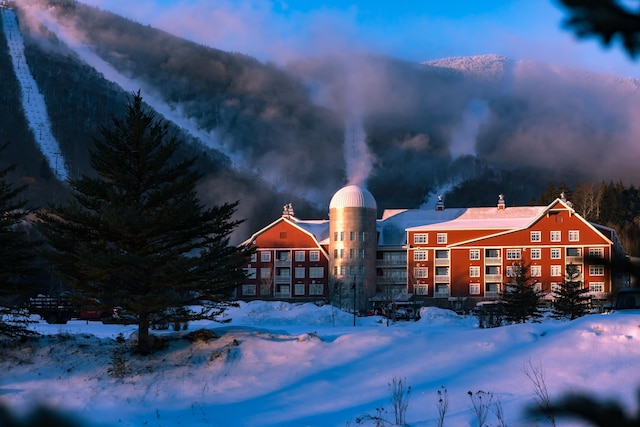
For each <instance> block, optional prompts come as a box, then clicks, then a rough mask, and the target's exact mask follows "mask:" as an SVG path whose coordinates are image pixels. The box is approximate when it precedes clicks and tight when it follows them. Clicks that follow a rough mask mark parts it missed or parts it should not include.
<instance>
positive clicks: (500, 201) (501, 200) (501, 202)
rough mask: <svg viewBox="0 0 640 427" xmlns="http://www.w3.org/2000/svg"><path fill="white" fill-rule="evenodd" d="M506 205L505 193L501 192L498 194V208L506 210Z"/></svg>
mask: <svg viewBox="0 0 640 427" xmlns="http://www.w3.org/2000/svg"><path fill="white" fill-rule="evenodd" d="M505 207H506V206H505V204H504V194H500V195H498V210H504V208H505Z"/></svg>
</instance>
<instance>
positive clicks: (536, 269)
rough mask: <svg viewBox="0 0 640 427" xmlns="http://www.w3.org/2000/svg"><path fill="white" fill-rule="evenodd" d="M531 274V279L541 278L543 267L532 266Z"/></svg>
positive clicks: (530, 268)
mask: <svg viewBox="0 0 640 427" xmlns="http://www.w3.org/2000/svg"><path fill="white" fill-rule="evenodd" d="M529 274H530V275H531V277H541V276H542V266H541V265H532V266H531V267H529Z"/></svg>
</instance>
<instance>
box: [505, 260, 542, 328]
mask: <svg viewBox="0 0 640 427" xmlns="http://www.w3.org/2000/svg"><path fill="white" fill-rule="evenodd" d="M512 272H513V273H512V274H511V281H509V282H507V283H505V284H504V285H505V290H504V291H503V292H500V299H502V301H504V303H505V305H504V316H505V320H506V321H507V322H514V323H525V322H526V321H527V320H530V319H533V320H535V319H538V318H540V317H542V314H541V313H540V309H539V307H540V297H541V296H542V291H540V290H536V288H535V283H532V281H531V277H530V276H529V266H528V265H526V264H522V263H516V264H514V265H513V266H512Z"/></svg>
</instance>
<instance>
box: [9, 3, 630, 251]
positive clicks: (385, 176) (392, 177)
mask: <svg viewBox="0 0 640 427" xmlns="http://www.w3.org/2000/svg"><path fill="white" fill-rule="evenodd" d="M45 4H46V5H51V7H50V8H48V9H47V10H48V12H49V13H52V14H53V16H55V17H56V19H59V20H61V22H63V23H64V25H65V26H66V27H67V28H69V29H70V32H72V33H74V34H75V35H76V36H77V37H78V39H80V40H83V41H84V42H85V43H88V44H90V45H91V46H93V47H94V48H95V49H96V53H97V54H98V55H100V56H101V58H102V59H103V60H105V61H107V62H108V63H109V64H110V65H111V66H113V67H114V68H115V69H117V70H119V71H120V72H121V73H122V74H124V75H126V76H129V77H131V78H133V79H135V80H136V81H138V82H140V83H141V86H140V87H142V93H143V94H145V95H146V94H147V93H148V94H150V95H152V96H153V97H154V98H157V99H159V100H160V101H161V102H163V103H165V104H166V106H167V107H168V109H172V111H173V112H174V113H175V114H176V115H181V116H183V117H185V118H187V119H188V120H189V123H191V124H193V126H194V127H196V128H198V129H199V130H200V131H202V132H203V133H205V134H208V135H209V136H210V138H208V139H207V138H206V137H205V138H204V139H202V140H197V139H196V138H195V137H193V136H191V135H189V132H188V129H181V128H180V127H179V126H177V125H175V126H174V125H170V131H171V132H172V133H173V134H175V135H179V136H180V139H181V140H183V141H187V143H185V144H184V145H183V146H181V147H179V150H178V154H179V156H182V157H184V158H188V157H197V162H196V167H197V168H198V170H199V171H200V172H201V173H203V175H204V177H203V180H202V182H201V183H200V184H199V186H198V192H199V195H200V197H201V198H202V200H203V202H205V203H210V204H218V203H224V202H226V201H229V200H236V199H240V200H241V204H240V205H239V207H238V209H239V215H240V216H242V217H244V218H247V221H246V222H245V223H244V224H242V225H241V226H240V227H239V228H238V230H237V232H236V234H237V235H238V238H237V241H242V240H244V238H246V237H247V236H249V235H250V234H251V233H252V232H253V231H255V230H256V229H259V228H261V227H262V226H264V225H265V224H267V223H269V222H270V221H272V220H273V218H275V217H277V216H279V215H280V213H281V207H282V205H283V204H285V203H289V202H292V203H293V205H294V208H295V211H296V215H298V216H300V217H306V218H325V217H326V215H327V213H326V211H327V204H328V201H329V200H330V198H331V196H332V194H333V193H334V192H335V191H336V190H337V189H339V188H340V187H342V186H343V185H344V184H346V183H347V181H348V179H349V178H350V177H349V176H347V172H346V169H347V168H346V158H348V157H349V156H354V154H355V153H354V152H350V151H349V150H345V141H346V140H348V139H349V138H351V137H352V136H353V135H351V134H349V133H348V132H346V129H347V125H351V124H352V123H347V122H348V119H353V118H354V117H355V118H357V119H354V120H359V121H360V124H361V125H362V128H363V130H364V136H363V138H364V141H362V143H364V144H366V146H367V147H368V149H369V150H370V151H371V158H370V159H367V160H368V161H369V162H370V165H369V166H370V167H371V173H370V174H369V175H368V176H367V177H366V179H365V180H364V181H363V182H360V184H361V185H366V186H367V187H368V189H369V190H370V191H371V192H372V194H374V196H375V197H376V200H377V202H378V206H379V209H380V211H382V209H385V208H417V207H419V206H421V205H422V204H423V203H424V202H425V200H426V199H427V198H428V197H430V196H434V195H435V194H437V193H446V194H445V200H446V204H447V206H450V207H467V206H491V205H493V204H495V202H496V198H497V195H498V194H501V193H502V194H505V197H506V199H507V203H508V204H510V205H524V204H529V203H532V202H533V201H536V200H537V199H538V197H539V196H540V194H541V193H542V192H544V189H545V185H546V184H547V183H548V182H550V181H553V182H563V183H565V184H566V185H567V186H568V187H571V188H575V187H576V186H577V185H578V184H581V183H585V182H598V181H600V180H602V181H603V182H607V181H609V180H614V181H615V180H618V179H622V178H624V179H625V183H624V185H629V184H631V183H633V182H635V181H637V180H640V170H638V169H637V167H636V165H635V163H634V162H633V161H631V159H633V158H634V156H632V155H630V154H633V153H635V152H636V151H637V149H636V148H635V141H636V138H635V135H636V134H637V131H639V130H640V129H638V128H637V125H635V122H636V120H635V117H637V114H636V113H637V112H638V111H639V110H638V106H640V101H638V97H637V93H638V85H637V81H635V80H633V79H625V78H619V77H611V76H604V75H596V74H593V73H586V72H582V71H578V70H568V69H562V68H558V67H553V66H547V65H543V64H536V63H532V62H527V61H513V60H510V59H508V58H504V57H500V56H497V55H487V56H479V57H470V58H448V59H443V60H438V61H431V62H429V63H425V64H415V63H407V62H404V61H400V60H396V59H393V58H388V57H379V56H371V55H366V54H349V53H347V52H344V53H339V54H336V55H335V56H333V57H308V58H300V59H299V60H297V61H294V62H292V63H290V64H286V66H276V65H274V64H269V63H266V64H265V63H261V62H260V61H257V60H256V59H254V58H251V57H249V56H246V55H243V54H241V53H229V52H224V51H220V50H217V49H215V48H212V47H208V46H203V45H199V44H196V43H192V42H189V41H186V40H183V39H179V38H177V37H174V36H172V35H170V34H168V33H166V32H163V31H159V30H156V29H154V28H152V27H149V26H144V25H140V24H138V23H136V22H133V21H130V20H126V19H123V18H121V17H118V16H116V15H113V14H111V13H109V12H106V11H101V10H99V9H97V8H92V7H88V6H85V5H83V4H81V3H77V2H74V1H70V0H59V1H55V2H49V1H46V0H25V1H23V2H20V4H19V5H18V8H17V13H18V17H19V21H20V28H21V31H22V32H23V35H24V38H25V44H26V50H25V54H26V56H27V58H26V61H27V63H28V64H29V66H30V68H31V70H32V73H33V75H34V78H35V79H36V81H37V82H38V85H39V86H40V89H41V91H42V92H43V95H44V98H45V100H46V102H47V108H48V111H49V114H50V118H51V122H52V128H53V132H54V134H55V136H56V137H57V139H58V140H59V142H60V145H61V148H62V151H63V154H64V155H65V157H66V158H68V159H69V160H68V163H69V164H70V169H71V173H72V176H76V177H77V176H80V175H81V174H88V175H91V174H92V173H93V172H92V171H91V166H90V164H89V161H88V152H89V150H90V149H91V137H92V135H95V134H96V129H97V124H98V123H104V121H105V120H107V119H108V118H109V117H110V116H111V115H112V114H116V115H119V114H120V113H121V110H120V109H121V106H122V105H123V100H124V99H125V98H126V96H127V93H126V92H125V91H123V90H122V89H121V88H119V87H118V86H117V85H115V84H113V83H111V82H108V81H106V80H105V79H104V78H103V75H102V74H101V72H100V71H96V70H93V69H92V68H91V67H89V66H87V65H86V64H85V63H84V62H83V61H82V60H81V59H79V57H78V55H77V54H76V53H75V52H74V51H73V50H72V49H71V48H69V47H67V46H66V45H65V44H64V43H62V42H61V41H60V40H58V39H57V37H56V35H55V34H53V33H51V32H49V31H48V30H47V29H46V28H45V27H44V26H42V25H39V24H38V23H37V22H36V21H35V20H34V19H33V15H32V14H31V13H30V11H31V8H32V7H36V6H37V7H41V6H42V5H45ZM0 61H2V62H1V63H2V64H6V65H7V68H5V67H4V66H3V67H2V70H10V62H8V61H9V58H8V53H7V51H6V49H5V45H4V44H2V45H0ZM0 78H1V79H3V82H5V83H6V90H5V91H4V92H3V94H2V95H1V96H2V97H3V99H5V100H6V102H3V103H2V104H0V113H2V114H0V125H2V128H3V129H5V128H6V129H8V130H9V131H10V132H11V134H12V138H13V139H12V140H15V141H19V142H21V144H22V145H21V146H22V147H25V148H24V149H23V150H20V152H17V151H15V152H12V153H11V157H10V158H11V159H15V160H14V162H15V163H16V165H17V168H16V174H18V173H19V174H20V175H19V176H18V177H17V178H16V179H22V180H23V181H28V182H29V183H30V184H31V185H30V187H29V189H28V190H27V191H28V192H29V198H30V199H33V200H38V203H39V204H42V202H46V201H48V200H47V197H49V198H51V195H55V198H57V199H60V198H64V197H67V194H66V193H65V191H66V190H65V189H64V187H62V186H59V185H58V188H56V189H55V191H50V190H44V188H49V187H51V186H55V185H56V183H55V180H52V179H51V177H47V176H46V174H44V173H43V168H42V167H41V164H42V161H43V160H44V159H43V158H42V155H41V154H40V153H39V150H38V149H37V147H36V145H35V143H34V142H33V139H32V136H31V135H30V131H29V130H28V128H27V126H26V122H25V121H24V118H23V116H22V115H21V114H19V111H20V108H21V107H20V103H19V101H20V93H19V89H18V88H17V87H16V85H17V83H16V82H15V79H14V77H13V76H12V73H10V72H3V71H0ZM3 87H5V86H4V85H3ZM13 135H15V136H13ZM603 150H606V153H604V152H603ZM576 153H580V155H579V156H578V155H577V154H576ZM605 154H606V155H605ZM38 158H40V159H41V160H37V159H38ZM33 159H36V160H35V161H34V160H33ZM558 195H559V194H555V195H554V196H555V197H557V196H558ZM425 208H427V209H430V208H432V206H425ZM379 213H381V212H379ZM629 230H632V228H631V227H630V228H629Z"/></svg>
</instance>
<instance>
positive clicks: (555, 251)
mask: <svg viewBox="0 0 640 427" xmlns="http://www.w3.org/2000/svg"><path fill="white" fill-rule="evenodd" d="M560 258H562V251H560V248H551V259H560Z"/></svg>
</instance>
